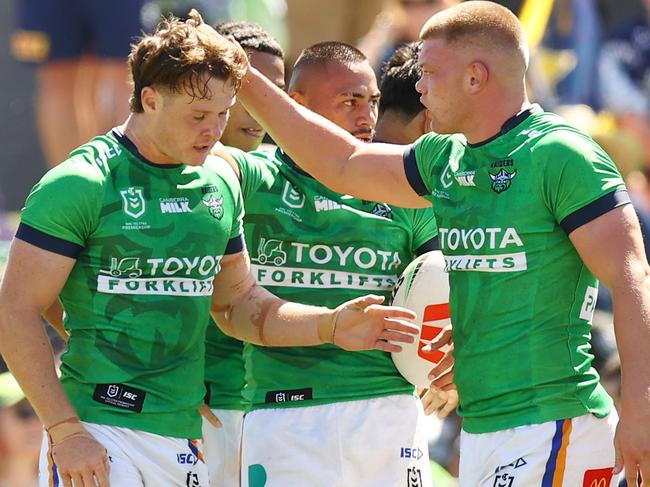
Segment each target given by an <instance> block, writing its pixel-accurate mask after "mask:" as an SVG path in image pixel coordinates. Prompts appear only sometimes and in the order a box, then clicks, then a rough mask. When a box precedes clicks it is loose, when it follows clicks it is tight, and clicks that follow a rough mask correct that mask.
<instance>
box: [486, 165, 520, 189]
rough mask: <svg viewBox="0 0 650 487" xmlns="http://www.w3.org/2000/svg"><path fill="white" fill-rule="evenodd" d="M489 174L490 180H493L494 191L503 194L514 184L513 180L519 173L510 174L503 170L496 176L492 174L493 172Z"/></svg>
mask: <svg viewBox="0 0 650 487" xmlns="http://www.w3.org/2000/svg"><path fill="white" fill-rule="evenodd" d="M488 174H489V175H490V179H492V190H493V191H494V192H495V193H503V192H504V191H505V190H506V189H508V188H509V187H510V185H511V184H512V180H513V179H514V178H515V176H516V175H517V171H512V172H508V171H506V170H505V169H501V170H500V171H499V172H498V173H496V174H492V173H491V172H489V173H488Z"/></svg>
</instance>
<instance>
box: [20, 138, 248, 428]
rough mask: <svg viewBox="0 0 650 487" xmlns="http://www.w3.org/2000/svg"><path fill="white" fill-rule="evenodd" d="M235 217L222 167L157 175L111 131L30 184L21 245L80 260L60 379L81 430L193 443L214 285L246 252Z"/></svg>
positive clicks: (68, 291)
mask: <svg viewBox="0 0 650 487" xmlns="http://www.w3.org/2000/svg"><path fill="white" fill-rule="evenodd" d="M242 213H243V205H242V199H241V192H240V188H239V182H238V181H237V178H236V177H235V176H234V173H233V172H232V170H231V169H230V167H228V166H227V165H226V164H225V162H224V161H222V160H221V159H216V158H208V160H207V161H206V162H205V164H204V165H203V166H199V167H192V166H187V165H174V166H169V165H165V166H163V165H155V164H153V163H150V162H148V161H147V160H145V159H144V158H143V157H142V156H141V155H140V154H139V153H138V151H137V149H136V148H135V146H134V145H133V144H132V143H131V142H130V141H129V140H128V139H127V138H126V137H125V136H124V135H123V134H121V133H119V132H118V131H117V130H113V131H112V132H111V133H109V134H107V135H106V136H101V137H97V138H95V139H93V140H92V141H91V142H89V143H88V144H86V145H83V146H81V147H80V148H79V149H77V150H75V151H74V152H72V153H71V155H70V158H69V159H68V160H66V161H65V162H63V163H62V164H61V165H59V166H57V167H56V168H54V169H52V170H51V171H49V172H48V173H47V174H46V175H45V176H44V177H43V179H42V180H41V181H40V182H39V183H38V184H36V186H35V187H34V188H33V190H32V192H31V194H30V195H29V197H28V199H27V202H26V204H25V208H24V209H23V211H22V216H21V224H20V227H19V230H18V233H17V237H18V238H20V239H22V240H24V241H26V242H29V243H31V244H33V245H36V246H38V247H40V248H43V249H46V250H49V251H51V252H55V253H57V254H61V255H65V256H68V257H72V258H75V259H76V263H75V264H74V267H73V268H72V271H71V273H70V275H69V277H68V280H67V282H66V283H65V286H64V287H63V290H62V291H61V294H60V299H61V302H62V303H63V307H64V309H65V312H66V315H67V317H66V320H65V326H66V329H67V330H68V331H69V333H70V339H69V341H68V349H67V351H66V352H65V353H64V354H63V357H62V362H63V363H62V366H61V372H62V377H61V380H62V383H63V386H64V388H65V391H66V393H67V395H68V397H69V398H70V401H71V402H72V404H73V405H74V406H75V408H76V409H77V411H78V413H79V416H80V417H81V419H82V420H84V421H89V422H93V423H99V424H105V425H111V426H123V427H127V428H131V429H135V430H143V431H148V432H152V433H156V434H160V435H166V436H175V437H181V438H198V437H200V435H201V418H200V415H199V414H198V411H197V408H198V407H199V405H200V404H201V403H202V401H203V396H204V392H205V391H204V387H203V374H204V353H205V341H204V339H205V332H206V326H207V324H208V315H209V308H210V301H211V295H212V288H213V280H214V276H215V274H216V273H217V272H218V270H219V266H220V261H221V258H222V257H223V255H224V254H229V253H236V252H239V251H241V250H242V249H243V236H242V221H241V218H242Z"/></svg>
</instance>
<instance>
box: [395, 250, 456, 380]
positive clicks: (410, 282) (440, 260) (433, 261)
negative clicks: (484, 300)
mask: <svg viewBox="0 0 650 487" xmlns="http://www.w3.org/2000/svg"><path fill="white" fill-rule="evenodd" d="M392 304H393V305H395V306H402V307H404V308H408V309H410V310H412V311H413V312H414V313H415V314H417V318H416V320H415V323H416V324H417V325H418V326H419V327H420V337H419V340H416V341H415V342H414V343H400V346H401V347H402V351H401V352H392V353H391V354H392V356H393V362H394V363H395V367H397V370H398V371H399V373H400V374H402V376H404V378H405V379H406V380H407V381H409V382H410V383H411V384H414V385H416V386H421V387H428V386H429V384H430V382H431V381H430V380H429V378H428V375H429V372H430V371H431V369H432V368H433V367H434V366H435V365H436V364H437V363H438V362H440V360H442V358H443V356H444V352H446V351H447V348H448V347H446V346H445V347H444V348H442V349H440V350H433V351H429V352H427V351H424V350H423V348H424V347H425V346H426V345H428V344H429V343H430V342H431V340H433V339H434V338H435V337H437V336H438V334H439V333H440V332H441V331H442V329H443V328H444V327H445V326H447V325H449V324H450V323H451V319H450V312H449V278H448V274H447V272H445V259H444V257H443V255H442V252H440V251H439V250H434V251H432V252H427V253H426V254H422V255H420V256H419V257H418V258H417V259H415V260H414V261H413V262H411V263H410V264H409V265H408V267H407V268H406V269H404V272H403V273H402V275H401V276H400V278H399V281H398V282H397V285H396V286H395V289H394V290H393V296H392Z"/></svg>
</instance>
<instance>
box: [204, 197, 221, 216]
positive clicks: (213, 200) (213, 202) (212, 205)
mask: <svg viewBox="0 0 650 487" xmlns="http://www.w3.org/2000/svg"><path fill="white" fill-rule="evenodd" d="M201 202H202V203H203V204H204V205H205V206H207V207H208V211H209V212H210V215H212V216H213V217H214V218H216V219H217V220H221V218H223V196H219V197H218V198H217V197H216V196H215V194H214V193H208V194H205V195H203V198H201Z"/></svg>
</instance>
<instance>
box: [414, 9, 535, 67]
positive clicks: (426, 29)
mask: <svg viewBox="0 0 650 487" xmlns="http://www.w3.org/2000/svg"><path fill="white" fill-rule="evenodd" d="M420 38H421V39H424V40H427V39H433V38H436V39H442V40H444V41H445V42H447V43H451V44H454V43H462V44H463V45H467V44H473V45H477V46H484V47H486V48H489V49H495V48H496V49H499V48H501V49H506V50H507V51H508V52H510V51H519V52H520V53H521V54H522V55H523V57H524V59H525V61H526V64H527V61H528V45H527V41H526V33H525V32H524V28H523V26H522V25H521V22H519V19H517V17H516V16H515V14H513V13H512V12H511V11H510V10H509V9H507V8H506V7H503V6H501V5H499V4H497V3H494V2H489V1H482V0H472V1H466V2H463V3H460V4H458V5H456V6H455V7H452V8H449V9H446V10H443V11H441V12H439V13H437V14H436V15H434V16H433V17H431V18H430V19H429V20H428V21H427V22H426V23H425V24H424V26H423V27H422V30H421V32H420Z"/></svg>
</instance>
